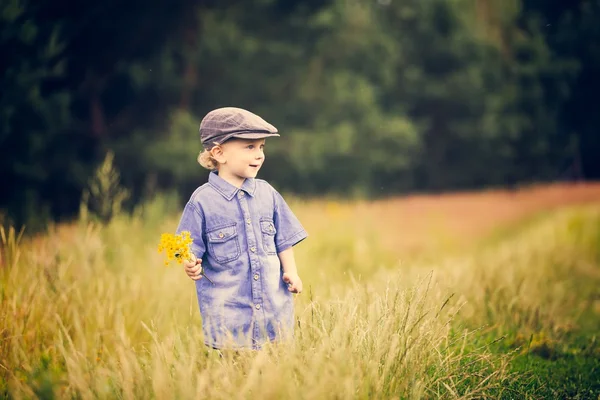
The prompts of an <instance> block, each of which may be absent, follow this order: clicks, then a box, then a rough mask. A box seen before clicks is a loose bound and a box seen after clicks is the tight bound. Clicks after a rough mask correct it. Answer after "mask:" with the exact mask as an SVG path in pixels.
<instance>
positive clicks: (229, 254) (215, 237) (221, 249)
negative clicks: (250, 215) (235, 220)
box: [206, 224, 241, 263]
mask: <svg viewBox="0 0 600 400" xmlns="http://www.w3.org/2000/svg"><path fill="white" fill-rule="evenodd" d="M206 237H207V239H208V248H209V250H210V252H211V253H212V255H213V257H214V258H215V260H217V262H219V263H227V262H230V261H233V260H237V259H238V258H239V257H240V254H241V251H240V240H239V238H238V233H237V230H236V227H235V224H232V225H227V226H222V227H220V228H213V229H211V230H210V231H208V232H206Z"/></svg>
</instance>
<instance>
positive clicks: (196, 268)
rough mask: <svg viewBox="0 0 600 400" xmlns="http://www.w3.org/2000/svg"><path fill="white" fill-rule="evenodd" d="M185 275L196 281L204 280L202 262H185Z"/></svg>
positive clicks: (198, 260)
mask: <svg viewBox="0 0 600 400" xmlns="http://www.w3.org/2000/svg"><path fill="white" fill-rule="evenodd" d="M184 267H185V273H186V274H187V275H188V276H189V277H190V278H191V279H192V280H194V281H197V280H200V279H202V275H201V273H202V260H200V259H197V260H196V261H195V262H185V263H184Z"/></svg>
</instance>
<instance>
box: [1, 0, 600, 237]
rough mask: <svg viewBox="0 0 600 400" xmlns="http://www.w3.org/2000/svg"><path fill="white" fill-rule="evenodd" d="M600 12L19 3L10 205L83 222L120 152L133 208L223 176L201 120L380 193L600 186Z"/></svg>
mask: <svg viewBox="0 0 600 400" xmlns="http://www.w3.org/2000/svg"><path fill="white" fill-rule="evenodd" d="M599 15H600V1H598V0H573V1H569V2H565V1H541V0H510V1H508V0H502V1H500V0H477V1H471V0H468V1H467V0H430V1H427V2H423V1H418V0H403V1H396V0H391V1H390V0H385V1H384V0H379V1H367V0H362V1H358V0H354V1H351V0H309V1H283V0H261V1H254V2H243V1H234V0H228V1H218V2H217V1H210V0H204V1H191V0H172V1H164V0H151V1H149V2H148V1H146V2H143V3H142V2H141V1H139V0H136V1H129V2H127V3H123V2H120V1H116V0H103V1H100V0H90V1H87V2H72V1H69V0H56V1H49V0H38V1H35V2H33V1H27V0H7V1H3V2H2V3H1V4H0V21H1V23H0V51H2V54H3V55H4V56H3V57H2V60H1V61H0V71H1V72H2V74H1V75H0V76H1V77H0V79H1V80H2V81H1V85H2V86H1V87H2V90H1V92H0V115H1V118H0V121H1V122H0V181H1V182H2V183H3V186H4V187H5V188H8V190H2V191H1V193H0V209H3V210H4V212H2V213H1V214H4V218H8V219H9V220H10V222H12V223H16V224H21V223H26V224H28V225H29V226H30V228H32V229H33V228H34V227H35V226H36V224H37V225H39V224H41V223H42V222H43V221H44V220H46V219H59V218H64V217H70V216H72V215H73V214H74V213H76V212H77V210H78V208H79V203H80V199H81V195H82V193H83V191H84V190H85V189H86V187H87V183H88V181H89V179H90V177H91V176H92V175H93V173H94V171H95V170H96V168H97V167H98V166H99V165H100V164H101V163H102V162H103V160H104V159H105V156H106V154H107V153H108V152H109V151H112V152H114V154H115V163H116V164H117V166H118V167H119V169H120V171H121V175H122V183H123V184H124V185H125V186H126V188H127V189H128V190H129V191H130V193H131V196H130V197H129V206H132V205H134V204H138V203H139V202H140V201H141V200H143V199H144V198H146V197H149V196H153V195H155V194H156V193H158V192H161V191H169V190H177V191H178V192H179V193H181V194H182V197H186V196H187V194H188V193H189V192H190V191H191V190H192V189H193V188H195V187H196V186H198V185H199V184H201V183H203V182H204V180H205V179H206V178H205V176H206V174H205V172H204V171H202V170H201V168H200V167H199V166H198V165H197V164H196V161H195V157H196V154H197V152H198V151H199V150H200V145H199V140H198V135H197V128H198V125H199V121H200V119H201V118H202V116H203V115H204V114H205V113H206V112H208V111H209V110H210V109H213V108H215V107H220V106H227V105H236V106H240V107H245V108H248V109H250V110H252V111H254V112H256V113H258V114H259V115H262V116H264V117H265V118H266V119H267V120H269V121H270V122H272V123H273V124H274V125H275V126H277V127H278V128H279V129H280V131H281V133H282V137H281V138H280V139H277V140H272V141H270V142H269V143H268V149H267V150H268V158H269V160H268V163H267V164H265V168H264V169H263V171H262V172H261V177H263V178H265V179H268V180H270V181H272V183H273V184H274V185H275V186H276V187H278V188H279V189H281V190H284V191H292V192H296V193H300V194H338V195H340V194H341V195H356V196H361V197H363V196H371V197H377V196H381V195H386V194H391V193H406V192H411V191H442V190H452V189H463V188H480V187H484V186H499V185H510V186H513V185H516V184H519V183H525V182H532V181H537V182H539V181H551V180H565V179H569V180H570V179H597V178H599V177H600V161H598V157H597V156H596V155H597V154H600V139H599V138H598V135H597V134H596V129H597V127H598V123H599V122H600V121H598V116H597V114H596V113H594V101H593V99H594V97H593V96H594V94H595V93H597V92H598V89H599V88H598V85H599V83H598V80H597V79H592V78H593V75H592V74H593V71H595V70H597V69H598V67H599V64H600V52H599V51H598V49H597V47H595V44H594V43H597V42H598V40H599V39H600V27H599V25H598V24H597V23H595V22H594V21H595V20H597V18H598V16H599Z"/></svg>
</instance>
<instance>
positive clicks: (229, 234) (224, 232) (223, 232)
mask: <svg viewBox="0 0 600 400" xmlns="http://www.w3.org/2000/svg"><path fill="white" fill-rule="evenodd" d="M206 236H207V237H208V241H209V242H211V243H222V242H226V241H228V240H229V239H231V238H233V237H235V236H237V230H236V229H235V225H229V226H222V227H220V228H215V229H213V230H211V231H210V232H207V233H206Z"/></svg>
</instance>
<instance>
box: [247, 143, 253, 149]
mask: <svg viewBox="0 0 600 400" xmlns="http://www.w3.org/2000/svg"><path fill="white" fill-rule="evenodd" d="M246 148H247V149H248V150H252V149H254V145H253V144H249V145H248V146H246Z"/></svg>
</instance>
